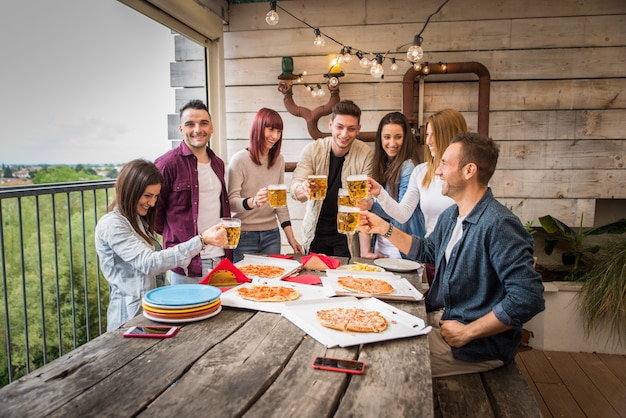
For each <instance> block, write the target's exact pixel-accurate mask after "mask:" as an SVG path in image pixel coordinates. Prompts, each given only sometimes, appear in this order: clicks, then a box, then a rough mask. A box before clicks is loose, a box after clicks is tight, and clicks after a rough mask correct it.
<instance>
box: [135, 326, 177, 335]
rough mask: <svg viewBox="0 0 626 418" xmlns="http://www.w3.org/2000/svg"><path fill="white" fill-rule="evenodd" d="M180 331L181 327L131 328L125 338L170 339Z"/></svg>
mask: <svg viewBox="0 0 626 418" xmlns="http://www.w3.org/2000/svg"><path fill="white" fill-rule="evenodd" d="M179 329H180V328H179V327H174V326H166V325H150V326H139V327H130V328H128V329H127V330H126V331H125V332H124V337H136V338H169V337H172V336H173V335H174V334H176V333H177V332H178V330H179Z"/></svg>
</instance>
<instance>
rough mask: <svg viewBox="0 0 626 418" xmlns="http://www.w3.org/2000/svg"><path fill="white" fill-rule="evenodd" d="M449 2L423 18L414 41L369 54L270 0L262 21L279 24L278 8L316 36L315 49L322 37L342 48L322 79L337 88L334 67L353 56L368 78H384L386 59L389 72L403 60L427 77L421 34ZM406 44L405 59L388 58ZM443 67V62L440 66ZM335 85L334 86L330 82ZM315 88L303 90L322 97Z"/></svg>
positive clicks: (397, 67)
mask: <svg viewBox="0 0 626 418" xmlns="http://www.w3.org/2000/svg"><path fill="white" fill-rule="evenodd" d="M448 1H449V0H444V1H443V3H441V5H439V7H438V8H437V10H435V11H434V12H433V13H431V14H430V15H429V16H428V18H427V19H426V22H424V26H423V27H422V30H421V31H420V32H419V33H418V34H417V35H415V36H414V37H413V40H412V41H411V42H407V43H405V44H402V45H399V46H397V47H396V48H393V49H390V50H387V51H386V52H378V53H377V52H368V51H365V50H363V49H357V48H353V47H351V46H348V45H347V44H345V43H343V42H339V41H338V40H336V39H334V38H333V37H331V36H329V35H328V34H326V33H324V32H323V31H322V30H320V28H319V27H316V26H312V25H311V24H309V23H307V22H305V21H304V20H302V19H300V18H298V17H297V16H295V15H293V14H292V13H290V12H289V11H287V10H285V8H284V7H282V6H278V4H277V2H276V1H270V2H269V3H270V10H269V12H267V14H266V15H265V21H266V22H267V24H268V25H270V26H274V25H276V24H278V22H279V20H280V16H279V15H278V12H277V10H278V9H280V10H281V11H282V12H285V13H286V14H288V15H289V16H291V17H292V18H294V19H295V20H297V21H298V22H300V23H302V24H303V25H305V26H308V27H309V28H311V29H313V34H314V36H315V38H314V40H313V44H314V45H315V46H316V47H318V48H321V47H323V46H325V45H326V41H325V39H324V38H327V39H329V40H331V41H333V42H334V43H336V44H338V45H340V46H341V50H340V51H339V53H338V54H337V57H336V59H335V60H334V63H333V64H332V65H331V67H330V69H329V71H328V73H326V74H324V77H327V78H328V79H329V81H328V82H329V83H330V84H331V85H333V84H334V85H337V84H339V81H338V79H337V78H336V77H335V76H334V75H333V73H334V72H333V67H335V66H336V67H337V68H339V66H340V64H342V63H346V64H348V63H350V62H351V61H352V55H354V56H356V57H357V58H358V59H359V65H360V66H361V68H363V69H369V70H370V75H371V76H372V77H374V78H380V79H383V78H384V74H385V71H384V68H383V63H384V62H385V60H387V59H390V60H391V65H390V67H389V68H390V70H391V71H393V72H395V71H398V70H399V68H400V67H399V65H398V63H397V61H404V62H409V63H411V64H412V65H413V67H414V69H415V70H416V71H421V72H422V73H423V74H424V75H427V74H429V72H430V69H429V67H428V63H427V62H425V63H421V62H420V61H421V59H422V58H423V56H424V50H423V49H422V42H423V41H424V38H422V33H423V32H424V30H425V29H426V26H427V25H428V23H429V22H430V19H431V18H432V17H433V16H434V15H436V14H437V13H439V12H440V11H441V9H442V8H443V6H445V4H446V3H448ZM407 45H411V46H410V47H409V48H408V50H407V53H406V59H404V58H396V57H388V55H389V54H390V53H393V52H398V51H399V50H400V49H402V48H404V47H405V46H407ZM440 64H442V63H440ZM337 73H339V74H340V75H339V74H337V75H338V76H343V75H344V74H343V73H340V72H337ZM304 75H306V73H303V74H299V75H298V76H296V77H295V78H294V79H295V80H296V81H297V82H302V81H303V79H302V77H303V76H304ZM333 82H334V83H333ZM317 86H318V89H317V90H315V88H314V87H312V86H311V85H309V84H307V83H305V87H306V88H307V89H308V90H309V91H310V92H311V95H312V96H314V97H315V96H323V94H321V92H322V91H323V90H321V83H317Z"/></svg>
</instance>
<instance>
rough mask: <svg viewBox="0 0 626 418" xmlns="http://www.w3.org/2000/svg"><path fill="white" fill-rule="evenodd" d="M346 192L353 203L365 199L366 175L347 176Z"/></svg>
mask: <svg viewBox="0 0 626 418" xmlns="http://www.w3.org/2000/svg"><path fill="white" fill-rule="evenodd" d="M348 192H349V193H350V198H352V200H354V201H355V202H356V201H358V200H363V199H366V198H367V174H353V175H351V176H348Z"/></svg>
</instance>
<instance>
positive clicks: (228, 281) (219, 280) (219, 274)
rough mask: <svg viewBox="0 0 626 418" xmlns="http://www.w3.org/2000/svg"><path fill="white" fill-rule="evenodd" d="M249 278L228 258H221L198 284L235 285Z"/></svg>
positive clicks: (245, 281) (247, 280)
mask: <svg viewBox="0 0 626 418" xmlns="http://www.w3.org/2000/svg"><path fill="white" fill-rule="evenodd" d="M249 281H250V279H248V278H247V277H246V275H245V274H243V273H242V272H241V270H239V269H238V268H237V267H235V265H234V264H233V263H232V262H231V261H230V260H229V259H228V258H223V259H222V261H220V262H219V263H218V264H217V266H215V267H214V268H213V270H211V271H210V272H208V273H207V275H206V276H204V278H203V279H202V280H200V284H208V285H211V286H216V287H226V286H237V285H238V284H240V283H247V282H249Z"/></svg>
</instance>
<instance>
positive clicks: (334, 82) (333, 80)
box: [328, 77, 339, 87]
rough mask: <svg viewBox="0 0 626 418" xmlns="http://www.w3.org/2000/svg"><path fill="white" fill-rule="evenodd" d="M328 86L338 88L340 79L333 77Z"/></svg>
mask: <svg viewBox="0 0 626 418" xmlns="http://www.w3.org/2000/svg"><path fill="white" fill-rule="evenodd" d="M328 85H329V86H331V87H337V86H338V85H339V79H338V78H337V77H331V78H329V79H328Z"/></svg>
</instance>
